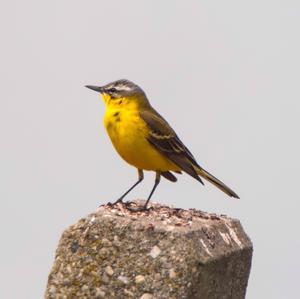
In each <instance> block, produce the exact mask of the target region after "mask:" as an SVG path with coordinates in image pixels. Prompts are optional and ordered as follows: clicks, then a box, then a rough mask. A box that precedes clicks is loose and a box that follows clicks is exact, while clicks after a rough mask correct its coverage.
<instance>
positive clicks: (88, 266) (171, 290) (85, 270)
mask: <svg viewBox="0 0 300 299" xmlns="http://www.w3.org/2000/svg"><path fill="white" fill-rule="evenodd" d="M141 204H143V201H135V202H134V203H132V205H131V206H132V207H134V206H138V205H141ZM251 258H252V244H251V241H250V239H249V238H248V237H247V235H246V234H245V232H244V231H243V228H242V226H241V224H240V222H239V221H238V220H235V219H231V218H228V217H226V216H217V215H213V214H208V213H204V212H200V211H196V210H182V209H174V208H170V207H167V206H161V205H159V204H156V203H152V204H151V209H150V210H149V211H146V212H132V211H129V210H128V209H127V208H126V206H125V205H121V204H118V205H116V206H111V205H104V206H101V207H99V208H98V210H97V211H96V212H95V213H93V214H90V215H89V216H87V217H85V218H83V219H81V220H79V221H78V222H77V223H76V224H74V225H72V226H70V227H69V228H68V229H67V230H66V231H65V232H64V233H63V235H62V237H61V240H60V242H59V245H58V249H57V251H56V257H55V262H54V265H53V268H52V270H51V273H50V275H49V280H48V285H47V289H46V293H45V298H47V299H54V298H55V299H76V298H80V299H84V298H95V299H96V298H97V299H100V298H117V299H122V298H138V299H154V298H156V299H163V298H165V299H175V298H178V299H184V298H187V299H194V298H195V299H196V298H197V299H198V298H199V299H200V298H201V299H206V298H207V299H214V298H216V299H221V298H224V299H225V298H228V299H241V298H245V293H246V288H247V281H248V277H249V273H250V267H251Z"/></svg>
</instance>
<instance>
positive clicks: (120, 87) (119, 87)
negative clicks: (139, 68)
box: [115, 85, 133, 91]
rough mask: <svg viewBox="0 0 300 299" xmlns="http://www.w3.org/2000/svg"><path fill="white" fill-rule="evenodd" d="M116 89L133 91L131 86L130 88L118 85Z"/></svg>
mask: <svg viewBox="0 0 300 299" xmlns="http://www.w3.org/2000/svg"><path fill="white" fill-rule="evenodd" d="M115 88H116V89H117V90H119V91H122V90H132V89H133V88H132V87H131V86H128V85H117V86H115Z"/></svg>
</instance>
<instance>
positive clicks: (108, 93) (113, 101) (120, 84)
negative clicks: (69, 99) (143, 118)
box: [86, 79, 149, 107]
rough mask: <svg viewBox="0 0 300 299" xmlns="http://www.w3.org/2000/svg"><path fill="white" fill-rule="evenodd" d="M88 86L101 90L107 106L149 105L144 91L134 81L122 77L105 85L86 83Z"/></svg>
mask: <svg viewBox="0 0 300 299" xmlns="http://www.w3.org/2000/svg"><path fill="white" fill-rule="evenodd" d="M86 87H87V88H89V89H92V90H94V91H97V92H99V93H100V94H101V95H102V97H103V100H104V102H105V105H106V106H109V107H113V106H126V107H141V106H145V105H149V102H148V100H147V97H146V94H145V93H144V91H143V90H142V89H141V88H140V87H139V86H138V85H136V84H134V83H133V82H131V81H129V80H126V79H122V80H117V81H114V82H111V83H108V84H106V85H104V86H94V85H86Z"/></svg>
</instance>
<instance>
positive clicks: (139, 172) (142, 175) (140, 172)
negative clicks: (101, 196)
mask: <svg viewBox="0 0 300 299" xmlns="http://www.w3.org/2000/svg"><path fill="white" fill-rule="evenodd" d="M138 174H139V179H138V181H137V182H136V183H135V184H134V185H133V186H132V187H130V188H129V189H128V190H127V191H126V192H125V193H124V194H123V195H122V196H121V197H120V198H119V199H118V200H117V201H115V202H114V203H113V205H115V204H117V203H118V202H122V200H123V198H124V197H125V196H126V195H127V194H128V193H129V192H130V191H131V190H133V189H134V188H135V187H136V186H137V185H138V184H139V183H140V182H141V181H142V180H143V179H144V173H143V170H141V169H138Z"/></svg>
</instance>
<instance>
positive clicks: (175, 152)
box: [85, 79, 239, 210]
mask: <svg viewBox="0 0 300 299" xmlns="http://www.w3.org/2000/svg"><path fill="white" fill-rule="evenodd" d="M85 87H87V88H89V89H91V90H93V91H96V92H98V93H100V95H101V96H102V98H103V100H104V104H105V108H106V110H105V115H104V127H105V128H106V131H107V133H108V135H109V137H110V139H111V142H112V144H113V146H114V148H115V149H116V151H117V152H118V154H119V155H120V156H121V157H122V158H123V159H124V160H125V161H126V162H127V163H128V164H130V165H132V166H133V167H135V168H136V169H137V171H138V180H137V181H136V182H135V183H134V184H133V185H132V186H131V187H130V188H129V189H128V190H127V191H126V192H125V193H124V194H123V195H122V196H121V197H119V198H118V200H116V201H115V202H114V203H113V204H117V203H122V202H123V199H124V197H125V196H126V195H128V193H129V192H130V191H132V190H133V189H134V188H135V187H136V186H137V185H139V184H140V183H141V182H142V181H143V179H144V172H143V171H154V172H155V173H156V176H155V182H154V185H153V188H152V190H151V192H150V194H149V196H148V198H147V200H146V202H145V204H144V205H143V206H142V208H140V210H147V206H148V203H149V201H150V199H151V197H152V195H153V193H154V191H155V190H156V188H157V186H158V184H159V183H160V180H161V177H164V178H165V179H167V180H169V181H171V182H176V181H177V178H176V177H175V175H174V173H178V174H181V173H182V172H184V173H187V174H188V175H190V176H191V177H193V178H194V179H196V180H197V181H198V182H200V183H201V184H203V185H204V183H203V180H202V179H205V180H207V181H208V182H210V183H212V184H213V185H214V186H216V187H217V188H219V189H220V190H222V191H223V192H224V193H226V194H227V195H229V196H230V197H234V198H239V196H238V195H237V194H236V193H235V192H234V191H233V190H232V189H230V188H229V187H227V186H226V185H225V184H224V183H222V182H221V181H220V180H219V179H217V178H216V177H215V176H213V175H212V174H210V173H209V172H208V171H206V170H205V169H204V168H202V167H201V166H200V165H199V164H198V163H197V161H196V159H195V157H194V156H193V155H192V153H191V152H190V150H189V149H188V148H187V147H186V146H185V145H184V144H183V142H182V141H181V140H180V138H179V137H178V135H177V134H176V132H175V131H174V130H173V129H172V127H171V126H170V124H169V123H168V122H167V121H166V120H165V119H164V118H163V117H162V116H161V115H160V114H159V113H158V112H157V111H156V110H155V109H154V108H153V107H152V105H151V104H150V102H149V100H148V98H147V96H146V93H145V92H144V91H143V89H142V88H141V87H139V86H138V85H137V84H135V83H133V82H132V81H129V80H127V79H120V80H117V81H114V82H111V83H108V84H106V85H104V86H95V85H86V86H85Z"/></svg>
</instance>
